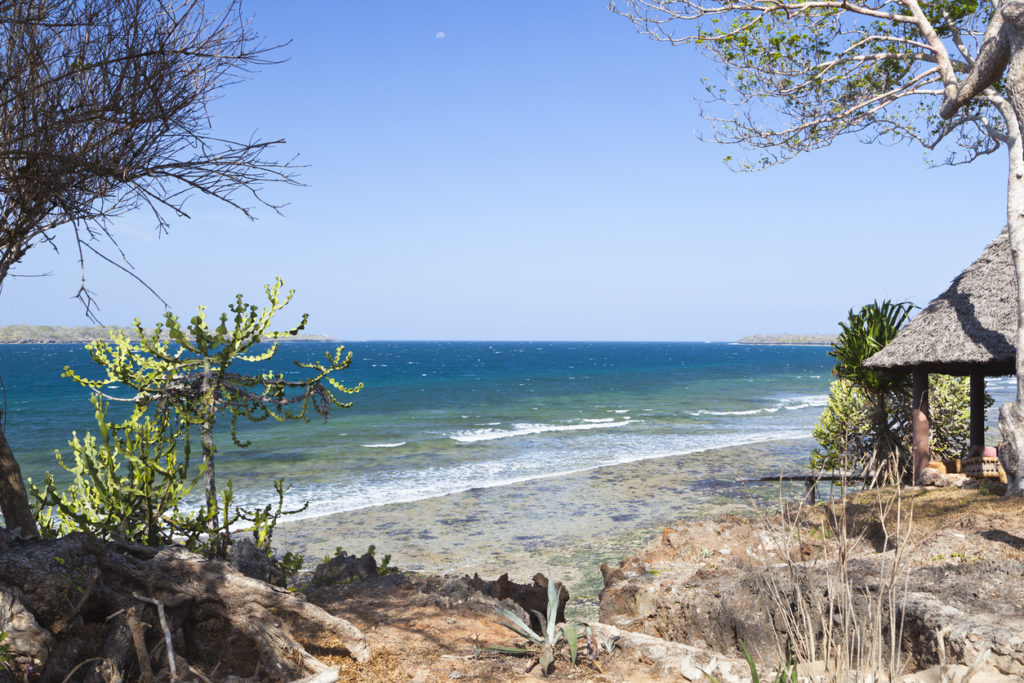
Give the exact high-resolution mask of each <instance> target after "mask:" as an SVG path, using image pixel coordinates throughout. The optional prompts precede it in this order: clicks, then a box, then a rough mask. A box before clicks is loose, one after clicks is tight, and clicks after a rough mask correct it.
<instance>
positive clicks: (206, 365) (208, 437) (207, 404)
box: [199, 358, 217, 527]
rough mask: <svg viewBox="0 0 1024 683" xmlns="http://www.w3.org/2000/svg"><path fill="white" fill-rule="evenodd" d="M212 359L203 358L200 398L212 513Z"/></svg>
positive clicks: (205, 473) (205, 480)
mask: <svg viewBox="0 0 1024 683" xmlns="http://www.w3.org/2000/svg"><path fill="white" fill-rule="evenodd" d="M210 374H211V373H210V359H209V358H205V359H203V386H202V392H203V393H202V398H201V399H200V401H201V403H200V410H201V411H202V414H203V422H202V424H200V425H199V441H200V442H201V443H202V446H203V467H204V470H203V486H204V487H205V488H206V509H207V511H208V512H210V513H215V512H216V511H217V480H216V476H215V470H214V467H213V453H214V446H213V422H214V418H215V413H214V410H215V407H214V396H213V393H214V390H213V384H212V380H211V377H210ZM216 522H217V520H216V517H214V518H213V520H212V521H211V526H212V527H215V526H216Z"/></svg>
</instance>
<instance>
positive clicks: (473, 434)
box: [449, 419, 630, 443]
mask: <svg viewBox="0 0 1024 683" xmlns="http://www.w3.org/2000/svg"><path fill="white" fill-rule="evenodd" d="M629 422H630V421H629V420H628V419H626V420H623V421H621V422H615V421H614V419H613V420H612V421H610V422H605V421H601V422H584V423H582V424H569V425H553V424H533V423H529V422H520V423H517V424H514V425H512V428H511V429H493V428H490V427H489V428H487V429H467V430H463V431H459V432H455V433H454V434H452V435H451V436H450V437H449V438H451V439H453V440H455V441H458V442H459V443H476V442H478V441H494V440H495V439H509V438H512V437H516V436H531V435H533V434H545V433H547V432H578V431H584V430H587V429H604V428H607V427H625V426H626V425H628V424H629Z"/></svg>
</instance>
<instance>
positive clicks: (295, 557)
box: [275, 550, 306, 579]
mask: <svg viewBox="0 0 1024 683" xmlns="http://www.w3.org/2000/svg"><path fill="white" fill-rule="evenodd" d="M305 561H306V558H305V557H303V556H302V555H301V554H300V553H293V552H292V551H290V550H289V551H288V552H286V553H285V554H284V555H282V556H281V557H280V558H278V559H277V560H276V561H275V562H276V563H277V566H278V567H280V569H281V571H283V572H284V575H285V578H288V579H290V578H292V577H293V576H295V575H296V574H298V573H299V572H300V571H302V565H303V563H304V562H305Z"/></svg>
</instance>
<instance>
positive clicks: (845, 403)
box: [810, 300, 992, 484]
mask: <svg viewBox="0 0 1024 683" xmlns="http://www.w3.org/2000/svg"><path fill="white" fill-rule="evenodd" d="M913 308H914V305H913V304H911V303H909V302H903V303H893V302H892V301H889V300H885V301H882V302H878V301H875V302H872V303H870V304H867V305H866V306H862V307H861V308H860V310H858V311H854V310H850V312H849V313H848V315H847V319H846V321H844V322H840V323H839V326H840V328H841V329H842V333H841V334H840V335H839V337H838V339H836V341H835V342H834V343H833V344H832V350H831V351H829V355H830V356H832V357H833V358H835V359H836V364H835V367H834V368H833V370H832V374H833V375H834V376H835V377H836V380H835V381H834V382H832V385H831V387H830V388H829V395H828V403H827V404H826V406H825V410H824V411H823V412H822V414H821V417H819V418H818V422H817V424H816V425H815V426H814V430H813V432H812V433H813V436H814V438H815V440H817V442H818V444H819V445H820V446H821V448H815V449H814V450H813V451H811V459H810V465H811V469H813V470H830V471H831V470H844V471H850V470H855V469H861V470H863V472H864V475H865V477H869V478H870V480H871V481H872V482H873V483H876V484H877V483H894V482H896V481H903V482H906V483H912V482H913V480H914V478H915V477H917V476H918V475H919V474H920V471H919V470H920V468H922V467H923V466H924V465H925V464H927V463H918V464H917V471H916V470H915V464H914V462H913V454H912V443H913V430H912V424H911V402H912V395H911V378H910V373H908V372H902V373H892V372H879V371H876V370H871V369H869V368H867V367H865V365H864V362H865V361H866V360H867V359H868V358H870V357H871V356H872V355H874V354H875V353H877V352H878V351H881V350H882V348H884V347H885V346H886V345H887V344H888V343H889V342H891V341H892V340H893V339H894V338H895V337H896V335H897V334H898V333H899V331H900V329H902V327H903V325H904V324H905V323H906V322H907V321H908V320H909V319H910V313H911V311H912V310H913ZM928 385H929V395H930V399H929V401H930V404H931V410H930V412H931V418H932V419H931V425H930V430H931V435H930V452H931V454H932V456H933V457H934V458H936V459H949V458H959V457H962V456H964V455H966V453H967V449H968V447H969V442H970V429H969V423H970V406H971V398H970V383H969V381H968V380H967V378H965V377H949V376H945V375H938V374H931V375H930V376H929V378H928ZM991 404H992V399H991V398H990V397H987V403H986V407H988V406H990V405H991Z"/></svg>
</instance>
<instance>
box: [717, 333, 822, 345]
mask: <svg viewBox="0 0 1024 683" xmlns="http://www.w3.org/2000/svg"><path fill="white" fill-rule="evenodd" d="M835 340H836V335H834V334H789V333H784V334H752V335H749V336H746V337H740V338H739V340H737V343H739V344H816V345H821V346H830V345H831V344H832V343H834V342H835Z"/></svg>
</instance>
